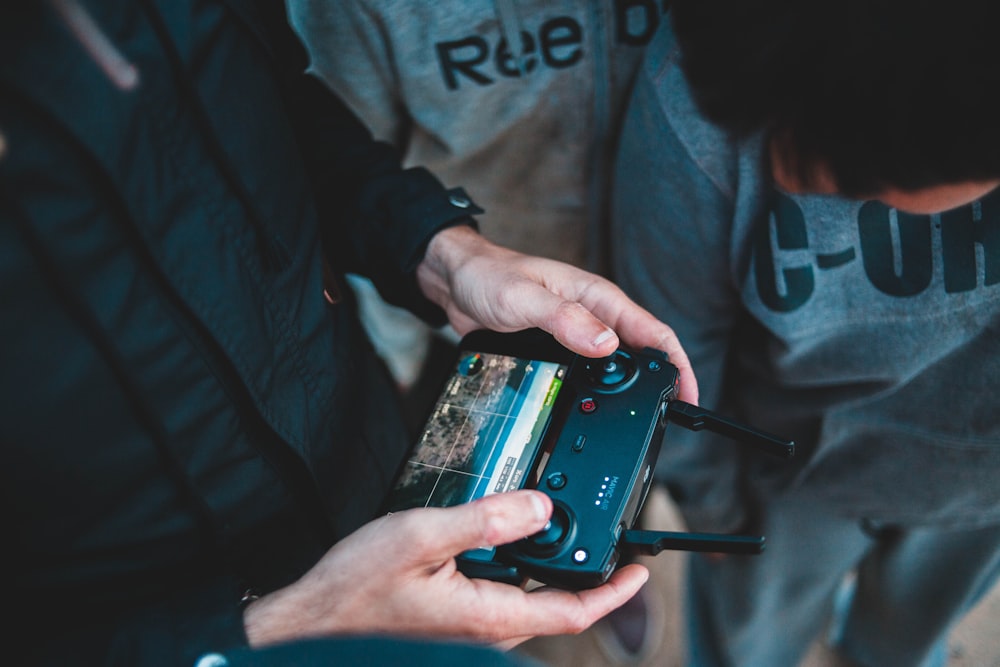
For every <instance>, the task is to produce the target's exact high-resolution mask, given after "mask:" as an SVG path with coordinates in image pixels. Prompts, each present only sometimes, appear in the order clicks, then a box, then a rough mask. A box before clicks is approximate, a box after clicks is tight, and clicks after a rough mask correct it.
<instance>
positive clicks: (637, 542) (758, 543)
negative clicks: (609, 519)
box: [619, 530, 764, 556]
mask: <svg viewBox="0 0 1000 667" xmlns="http://www.w3.org/2000/svg"><path fill="white" fill-rule="evenodd" d="M619 545H621V546H623V547H627V548H631V549H633V550H635V551H636V552H638V553H640V554H642V555H644V556H655V555H656V554H658V553H660V552H661V551H663V550H664V549H672V550H675V551H707V552H713V553H726V554H759V553H760V552H762V551H763V550H764V538H763V536H761V535H721V534H720V535H717V534H714V533H672V532H665V531H659V530H626V531H625V532H624V533H622V537H621V540H620V541H619Z"/></svg>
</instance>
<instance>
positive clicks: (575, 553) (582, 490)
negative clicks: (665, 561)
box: [390, 330, 794, 590]
mask: <svg viewBox="0 0 1000 667" xmlns="http://www.w3.org/2000/svg"><path fill="white" fill-rule="evenodd" d="M462 349H463V350H464V351H465V352H463V357H462V359H461V360H460V362H459V366H458V371H457V372H456V376H455V377H454V378H453V380H452V381H451V382H450V383H449V384H448V386H447V387H446V389H445V392H444V393H443V394H442V399H441V400H440V401H439V404H438V406H437V408H436V410H435V414H434V415H433V416H432V418H431V420H430V421H429V422H428V427H427V429H426V431H425V435H424V438H423V439H422V440H421V443H420V444H418V447H417V450H416V451H415V454H414V457H413V458H411V461H410V462H409V464H408V468H407V470H406V471H404V475H403V476H402V478H401V482H400V485H399V487H397V492H398V493H397V494H396V497H395V500H394V501H392V502H394V503H395V505H393V504H392V503H391V504H390V509H393V508H396V509H402V508H404V507H412V506H418V505H420V504H422V505H451V504H456V503H458V502H468V501H470V500H473V499H475V498H477V497H481V496H485V495H490V494H491V493H498V492H503V491H509V490H513V489H514V488H536V489H538V490H539V491H542V492H543V493H545V494H546V495H548V496H549V497H550V498H551V500H552V505H553V512H552V516H551V519H550V521H549V522H548V524H547V525H546V526H545V527H544V528H543V529H542V530H541V531H539V532H537V533H535V534H533V535H530V536H529V537H526V538H524V539H522V540H519V541H517V542H514V543H512V544H508V545H504V546H501V547H498V548H497V549H496V550H495V551H494V550H492V549H484V550H475V551H473V552H468V553H466V554H463V556H462V557H460V558H459V559H458V564H459V567H460V568H461V569H462V570H463V572H465V573H466V574H468V575H469V576H475V577H482V578H488V579H495V580H501V581H509V582H512V583H516V582H519V581H521V580H523V579H524V578H526V577H530V578H532V579H535V580H537V581H540V582H543V583H546V584H551V585H554V586H557V587H560V588H566V589H570V590H582V589H587V588H593V587H596V586H600V585H601V584H603V583H604V582H605V581H607V579H608V577H609V576H610V575H611V573H612V572H613V571H614V569H615V567H616V566H617V564H618V562H619V560H620V558H621V556H622V554H623V553H626V552H630V551H632V552H639V553H645V554H656V553H658V552H659V551H661V550H663V549H685V550H699V551H721V552H729V553H759V552H760V551H761V549H762V548H763V541H764V540H763V538H762V537H757V536H726V535H703V534H701V535H699V534H691V533H659V532H653V533H650V532H645V531H637V530H633V526H634V525H635V523H636V520H637V518H638V515H639V512H640V511H641V509H642V507H643V504H644V503H645V499H646V494H647V493H648V492H649V488H650V486H651V482H652V476H653V469H654V467H655V465H656V460H657V457H658V456H659V451H660V446H661V443H662V442H663V437H664V433H665V431H666V427H667V424H668V423H669V422H675V423H677V424H679V425H681V426H684V427H686V428H689V429H692V430H699V429H702V428H707V429H709V430H711V431H715V432H719V433H721V434H724V435H727V436H730V437H735V438H736V439H738V440H740V441H742V442H745V443H747V444H750V445H752V446H755V447H757V448H759V449H761V450H763V451H765V452H766V453H768V454H772V455H777V456H781V457H784V458H788V457H790V456H791V455H792V452H793V451H794V444H793V443H792V442H791V441H788V440H785V439H782V438H780V437H777V436H773V435H770V434H766V433H762V432H759V431H756V430H754V429H751V428H749V427H746V426H743V425H741V424H738V423H737V422H734V421H733V420H730V419H727V418H723V417H721V416H719V415H716V414H714V413H712V412H710V411H708V410H705V409H703V408H700V407H698V406H694V405H691V404H688V403H684V402H683V401H680V400H678V399H677V391H678V379H679V373H678V370H677V368H676V367H674V366H673V365H672V364H671V363H670V362H669V359H668V358H667V355H666V354H665V353H663V352H661V351H658V350H652V349H649V348H647V349H644V350H641V351H639V350H631V349H628V348H620V349H619V350H617V351H616V352H615V353H614V354H612V355H610V356H608V357H605V358H600V359H589V358H585V357H579V356H576V355H573V354H572V353H570V352H569V351H568V350H566V349H565V348H563V347H562V346H560V345H558V343H556V342H555V341H554V340H553V339H552V338H551V337H550V336H548V335H547V334H544V333H542V332H540V331H537V330H529V331H524V332H519V333H516V334H495V333H491V332H477V333H476V334H471V335H470V336H467V337H466V339H464V340H463V344H462Z"/></svg>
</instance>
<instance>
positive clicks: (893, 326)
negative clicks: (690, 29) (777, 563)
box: [613, 25, 1000, 530]
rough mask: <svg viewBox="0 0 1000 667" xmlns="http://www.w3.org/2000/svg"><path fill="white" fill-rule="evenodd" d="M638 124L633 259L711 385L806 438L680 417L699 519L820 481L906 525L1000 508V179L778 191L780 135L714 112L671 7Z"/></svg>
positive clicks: (722, 397)
mask: <svg viewBox="0 0 1000 667" xmlns="http://www.w3.org/2000/svg"><path fill="white" fill-rule="evenodd" d="M665 27H666V29H665V30H662V31H661V32H660V33H659V35H658V36H657V39H656V40H655V41H654V43H653V44H652V45H651V46H650V48H649V52H648V60H647V62H646V64H645V65H644V67H643V69H642V70H641V72H640V74H639V76H638V79H637V83H636V86H635V94H634V98H633V99H632V101H631V105H630V107H629V111H628V113H627V118H626V121H625V127H624V129H623V134H622V139H621V150H620V155H619V160H618V166H617V174H616V183H615V197H614V199H615V205H614V230H615V232H614V235H613V238H614V239H615V242H616V245H615V249H614V258H615V268H616V269H617V271H618V274H617V275H618V276H619V278H620V279H621V283H622V285H623V287H624V288H625V289H626V291H628V292H630V293H631V294H632V295H633V296H634V297H636V298H638V299H639V300H640V301H641V302H642V303H643V304H644V305H646V306H647V307H649V308H651V309H652V310H653V311H654V312H655V313H656V314H657V315H658V316H660V317H661V318H663V319H664V320H665V321H667V322H668V323H670V324H671V325H672V326H673V327H674V328H675V329H676V330H677V332H678V334H679V336H680V339H681V342H682V343H683V344H684V346H685V348H686V350H687V352H688V353H689V354H690V355H691V357H692V362H693V364H694V369H695V372H696V373H697V375H698V378H699V384H700V387H701V389H702V397H703V398H702V402H703V403H704V404H705V405H709V406H718V407H719V408H720V409H721V410H724V411H727V412H732V413H735V414H736V415H738V416H739V417H741V418H743V419H745V420H747V421H750V422H751V423H754V424H757V425H759V426H761V427H763V428H766V429H768V430H771V431H774V432H777V433H780V434H782V435H788V436H789V437H794V438H795V439H796V441H797V442H798V444H799V452H798V454H797V456H796V459H795V461H794V462H793V463H792V464H790V465H789V464H784V463H778V464H774V463H771V462H769V461H767V460H766V459H765V458H764V457H762V456H759V455H756V454H752V453H747V452H746V451H744V450H743V449H742V448H741V447H739V446H738V445H735V444H731V443H730V442H729V441H724V440H720V439H718V438H714V437H712V436H708V435H704V434H696V435H694V436H690V435H688V434H687V433H686V432H684V431H683V430H677V429H675V430H670V429H668V433H667V440H666V443H665V445H664V453H663V455H662V457H661V466H660V470H659V472H660V474H661V475H662V476H663V477H664V478H665V479H667V480H668V481H669V482H670V483H671V486H672V487H673V488H674V489H675V490H676V491H677V492H678V496H679V498H680V499H681V501H682V506H683V509H684V511H685V515H686V516H687V518H688V519H689V521H690V522H691V523H692V524H694V527H696V528H698V529H721V530H725V529H732V528H735V527H737V526H738V524H739V523H740V522H741V521H743V520H744V519H746V516H747V512H748V511H750V510H751V509H752V506H753V502H754V499H755V498H760V497H762V496H765V495H768V494H771V493H773V492H775V491H776V490H780V489H786V488H790V487H792V486H797V485H803V486H806V487H808V488H809V489H810V492H811V493H813V494H815V495H816V497H818V498H822V499H824V500H826V501H827V502H828V503H829V505H830V507H832V508H833V511H836V512H839V513H846V514H848V515H851V516H856V517H866V518H870V519H874V520H876V521H880V522H889V523H898V524H910V525H913V524H939V525H940V524H948V525H976V524H982V523H989V522H993V523H995V522H997V521H1000V479H998V473H1000V400H998V398H997V396H998V395H1000V192H996V191H995V192H993V193H991V194H990V195H987V196H986V197H984V198H983V199H982V200H981V201H978V202H975V203H973V204H970V205H968V206H962V207H959V208H957V209H954V210H951V211H947V212H944V213H941V214H939V215H910V214H906V213H903V212H901V211H897V210H894V209H891V208H888V207H886V206H885V205H883V204H881V203H879V202H875V201H853V200H849V199H844V198H841V197H836V196H816V195H812V196H800V195H792V194H787V193H783V192H780V191H778V190H776V189H775V188H774V186H773V185H772V184H771V181H770V178H769V170H768V169H767V168H765V167H764V165H765V162H764V154H763V151H762V142H761V140H760V139H759V138H755V139H752V140H749V141H745V142H742V143H737V142H734V141H732V140H730V138H729V137H727V136H726V134H724V133H723V132H721V131H720V130H719V129H718V128H717V127H714V126H713V125H711V124H710V123H708V122H707V121H706V120H705V119H704V118H702V117H701V116H700V115H699V113H698V112H697V110H696V108H695V105H694V103H693V101H692V99H691V95H690V91H689V90H688V88H687V86H686V84H685V81H684V78H683V76H682V74H681V71H680V69H679V67H678V64H677V57H678V53H677V48H676V45H675V43H674V40H673V35H672V33H671V32H670V30H669V25H667V26H665Z"/></svg>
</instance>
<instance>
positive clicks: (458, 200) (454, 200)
mask: <svg viewBox="0 0 1000 667" xmlns="http://www.w3.org/2000/svg"><path fill="white" fill-rule="evenodd" d="M448 201H449V202H450V203H451V205H452V206H457V207H458V208H469V207H470V206H472V202H471V201H469V200H468V199H467V198H466V197H463V196H462V195H451V196H450V197H448Z"/></svg>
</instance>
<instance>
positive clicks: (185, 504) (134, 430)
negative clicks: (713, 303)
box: [0, 0, 476, 665]
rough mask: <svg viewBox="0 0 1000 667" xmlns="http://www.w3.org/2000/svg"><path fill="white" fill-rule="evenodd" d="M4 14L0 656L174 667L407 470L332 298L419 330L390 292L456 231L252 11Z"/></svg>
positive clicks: (185, 1)
mask: <svg viewBox="0 0 1000 667" xmlns="http://www.w3.org/2000/svg"><path fill="white" fill-rule="evenodd" d="M5 4H7V6H5V7H4V8H3V9H0V369H2V370H0V373H2V375H0V446H2V448H3V462H4V465H3V467H2V472H0V475H2V477H0V494H2V507H3V513H4V514H3V516H4V526H5V531H4V535H5V537H4V548H3V551H4V555H3V558H4V565H5V566H6V567H5V568H4V570H3V571H4V573H5V579H6V583H5V585H4V588H5V590H6V592H5V595H4V597H5V602H6V604H5V606H6V607H7V608H8V609H9V610H12V611H13V613H14V614H15V615H16V616H17V622H16V623H15V624H14V625H13V631H12V632H11V637H10V641H6V640H5V643H6V645H7V648H8V650H9V649H10V647H13V650H14V651H15V655H18V656H19V660H17V661H15V662H17V664H24V663H25V662H46V661H48V662H50V663H53V664H71V663H74V662H83V663H91V664H92V663H95V662H100V661H107V662H109V663H120V664H129V665H137V664H144V665H146V664H160V663H162V664H171V665H175V664H191V663H192V661H193V660H194V659H196V657H197V656H198V655H200V654H202V653H204V652H205V651H209V650H218V649H224V648H227V647H231V646H239V645H241V644H245V642H246V639H245V636H244V634H243V627H242V616H241V611H240V608H239V600H240V597H241V595H242V594H243V592H244V591H245V590H246V589H247V588H254V589H257V590H259V591H261V592H266V591H268V590H271V589H273V588H274V587H277V586H280V585H283V584H285V583H288V582H289V581H291V580H293V579H294V578H295V577H297V576H298V575H300V574H301V573H302V572H303V571H304V570H305V569H306V568H307V567H309V566H310V565H311V564H312V563H314V562H315V561H316V560H317V559H318V558H319V556H320V555H321V554H322V553H323V552H324V551H325V549H326V548H328V547H329V545H330V544H332V543H333V542H334V541H335V540H336V539H338V538H340V537H342V536H344V535H345V534H347V533H349V532H350V531H352V530H354V529H355V528H357V527H358V526H359V525H360V524H362V523H363V522H365V521H366V520H368V519H369V518H371V517H372V516H374V514H375V513H376V512H377V509H378V505H379V503H380V501H381V498H382V495H383V493H384V491H385V489H386V487H387V485H388V484H389V483H390V481H391V479H392V478H393V476H394V475H395V472H396V470H397V467H398V464H399V462H400V460H401V457H402V456H403V454H404V453H405V449H406V447H407V444H408V443H407V442H406V438H405V436H404V432H403V429H402V427H401V424H400V420H399V418H398V416H397V412H396V408H395V405H394V395H393V392H392V391H391V389H390V387H389V384H388V383H387V381H386V379H385V376H384V373H383V372H382V368H381V366H380V364H379V363H378V361H377V360H376V358H375V357H374V355H373V353H372V351H371V349H370V347H369V345H368V344H367V342H366V341H365V340H364V337H363V334H362V332H361V330H360V328H359V325H358V323H357V320H356V317H355V314H354V312H353V308H352V305H351V304H350V301H349V299H347V298H346V295H343V294H340V295H338V291H339V290H338V288H337V284H338V283H339V281H338V280H337V276H338V275H340V274H342V273H343V272H347V271H352V272H358V273H362V274H366V275H368V276H370V277H371V278H372V279H373V280H374V281H375V282H376V284H377V285H378V286H379V287H380V288H381V289H382V290H383V292H384V294H385V295H386V296H387V297H388V298H390V299H391V300H394V301H396V302H398V303H401V304H406V305H409V306H410V307H412V308H414V309H416V310H417V312H420V313H422V314H424V315H425V316H426V317H428V318H433V317H440V315H441V314H440V312H439V311H436V310H435V309H434V308H433V307H432V306H431V304H429V302H426V301H424V300H423V299H422V297H421V296H420V295H419V292H418V290H417V288H416V282H415V279H414V270H415V267H416V265H417V263H418V262H419V261H420V259H421V258H422V256H423V252H424V249H425V247H426V243H427V242H428V240H429V239H430V237H431V236H433V234H434V233H435V232H436V231H437V230H439V229H441V228H443V227H444V226H447V225H451V224H456V223H462V222H468V221H469V220H468V218H465V217H464V216H466V215H467V214H468V213H469V212H470V211H471V212H475V211H476V209H475V207H474V206H472V207H468V208H462V207H461V206H460V205H461V204H463V203H465V202H464V201H463V200H462V199H461V198H460V197H455V196H451V195H450V194H449V192H447V191H445V189H444V188H443V187H442V186H441V185H440V184H439V183H438V182H437V181H436V180H435V179H434V178H433V177H431V176H430V174H428V173H427V172H425V171H423V170H419V169H417V170H407V171H403V170H402V169H401V168H400V167H399V164H398V159H397V156H396V155H395V154H394V153H393V151H392V150H391V149H390V148H389V147H387V146H385V145H381V144H377V143H375V142H373V141H372V139H371V137H370V136H369V134H368V133H367V131H366V130H365V129H364V128H363V127H362V125H361V124H359V122H358V121H357V120H356V119H355V118H354V117H353V116H352V115H351V114H350V113H349V112H348V111H347V110H346V109H345V108H344V107H343V106H342V105H341V104H340V103H339V102H338V101H337V100H336V99H335V98H334V97H333V96H332V95H330V94H328V93H327V92H326V90H325V89H323V88H322V87H321V86H320V85H319V84H318V83H317V82H316V80H315V79H313V78H312V77H309V76H307V75H304V74H303V72H304V69H305V65H306V63H305V60H304V54H303V52H302V50H301V48H300V46H299V45H298V43H297V42H296V41H295V40H294V37H293V36H292V34H291V32H290V31H289V30H288V26H287V23H286V22H285V19H284V8H283V3H282V2H280V1H279V0H272V1H269V2H265V1H264V0H261V1H260V2H253V1H252V0H230V1H228V2H220V1H218V0H216V1H210V0H142V1H139V0H104V1H103V2H97V1H96V0H95V1H92V2H82V3H80V4H81V5H82V7H81V6H80V5H77V3H74V2H60V3H56V2H52V3H42V2H28V3H5ZM13 7H16V8H13ZM77 9H82V10H83V11H79V12H78V11H76V10H77ZM130 68H132V69H130ZM130 73H131V74H136V73H137V76H138V78H137V79H135V78H134V77H133V78H131V79H130ZM130 81H131V82H130ZM133 84H134V85H133ZM454 201H458V202H459V205H456V204H454V203H453V202H454ZM324 267H325V268H324ZM324 273H325V274H326V277H324ZM324 289H326V293H327V294H328V295H330V296H331V297H332V301H334V303H330V301H331V299H327V298H326V296H325V295H324ZM8 629H10V628H8ZM8 655H9V654H8Z"/></svg>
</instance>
